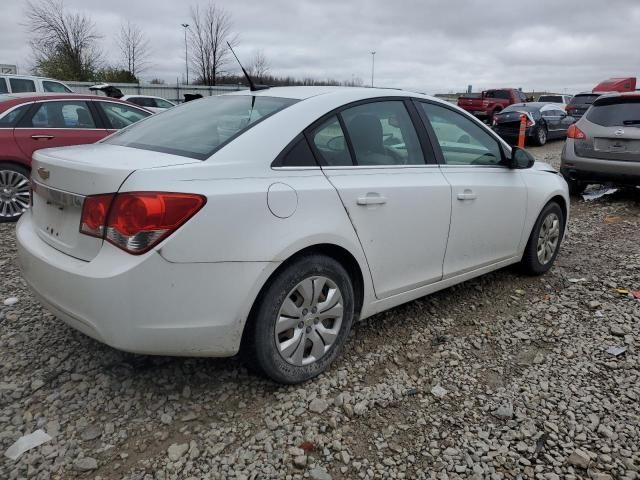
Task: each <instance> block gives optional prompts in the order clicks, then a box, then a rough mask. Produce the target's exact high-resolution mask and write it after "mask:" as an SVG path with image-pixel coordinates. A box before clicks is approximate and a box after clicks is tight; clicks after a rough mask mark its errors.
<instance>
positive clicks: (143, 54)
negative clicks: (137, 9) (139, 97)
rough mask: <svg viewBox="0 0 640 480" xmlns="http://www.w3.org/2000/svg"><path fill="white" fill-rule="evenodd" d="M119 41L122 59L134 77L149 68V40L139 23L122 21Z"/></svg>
mask: <svg viewBox="0 0 640 480" xmlns="http://www.w3.org/2000/svg"><path fill="white" fill-rule="evenodd" d="M117 42H118V47H120V54H121V57H120V59H121V61H122V63H123V65H124V68H125V69H126V70H127V71H128V72H129V73H130V74H131V76H132V77H136V78H137V76H138V75H139V74H140V73H142V72H144V71H145V70H146V69H147V68H149V61H148V60H149V55H150V53H151V52H150V48H149V41H148V40H147V39H146V38H145V36H144V34H143V33H142V31H141V30H140V28H138V26H137V25H135V24H132V23H131V22H129V21H128V20H127V23H122V25H121V26H120V35H119V36H118V39H117Z"/></svg>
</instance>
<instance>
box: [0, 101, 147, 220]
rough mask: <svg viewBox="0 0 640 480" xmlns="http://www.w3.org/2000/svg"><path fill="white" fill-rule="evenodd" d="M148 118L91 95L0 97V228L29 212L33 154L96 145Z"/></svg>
mask: <svg viewBox="0 0 640 480" xmlns="http://www.w3.org/2000/svg"><path fill="white" fill-rule="evenodd" d="M149 115H151V112H150V111H148V110H146V109H144V108H140V107H138V106H136V105H132V104H130V103H127V102H123V101H120V100H116V99H114V98H106V97H97V96H95V95H76V94H70V93H65V94H42V93H39V94H35V93H26V94H19V93H18V94H8V95H0V222H11V221H16V220H17V219H18V218H19V217H20V215H22V213H23V212H24V211H25V210H26V209H27V208H28V207H29V202H30V198H29V197H30V185H29V176H30V173H31V155H32V154H33V152H34V151H35V150H39V149H41V148H49V147H64V146H67V145H78V144H82V143H93V142H97V141H98V140H100V139H102V138H104V137H106V136H107V135H109V134H111V133H113V132H115V131H116V130H119V129H120V128H123V127H126V126H127V125H131V124H132V123H135V122H137V121H138V120H141V119H143V118H145V117H148V116H149Z"/></svg>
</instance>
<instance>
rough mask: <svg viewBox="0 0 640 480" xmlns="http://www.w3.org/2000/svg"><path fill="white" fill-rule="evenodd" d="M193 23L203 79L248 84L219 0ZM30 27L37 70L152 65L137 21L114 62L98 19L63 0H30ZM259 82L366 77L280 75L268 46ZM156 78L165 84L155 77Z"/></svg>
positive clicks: (193, 63) (93, 73)
mask: <svg viewBox="0 0 640 480" xmlns="http://www.w3.org/2000/svg"><path fill="white" fill-rule="evenodd" d="M189 13H190V15H189V16H190V23H189V24H188V26H187V27H185V28H187V43H188V64H189V70H190V71H192V72H194V73H195V75H194V78H195V80H194V81H192V82H191V83H194V84H199V85H211V86H213V85H217V84H220V83H226V84H229V83H231V84H238V83H242V84H246V79H245V78H244V76H241V75H237V74H235V73H233V71H237V68H235V65H234V64H233V63H232V61H233V62H235V60H234V59H233V57H232V55H231V51H230V49H229V46H228V45H229V44H230V45H232V46H234V47H235V46H237V45H238V44H239V36H238V34H237V33H235V32H234V29H233V22H232V19H231V16H230V15H229V13H228V12H226V11H225V10H224V9H222V8H221V7H219V6H218V5H216V4H215V3H214V2H213V1H211V2H210V3H208V4H207V5H206V6H204V7H202V6H200V5H194V6H192V7H191V8H190V11H189ZM26 27H27V29H28V32H29V35H30V45H31V50H32V53H33V64H34V68H33V71H34V73H35V74H37V75H42V76H46V77H53V78H56V79H59V80H68V81H103V82H114V83H115V82H123V83H130V82H133V83H138V82H139V81H140V75H141V74H142V73H144V72H146V71H148V70H150V68H151V66H152V62H151V55H152V49H151V45H150V43H149V41H148V39H147V37H146V36H145V35H144V33H143V32H142V30H141V29H140V27H139V26H137V25H136V24H133V23H131V22H130V21H126V22H124V21H123V23H122V24H121V26H120V30H119V32H118V34H117V37H116V44H117V46H118V53H119V58H118V61H117V63H116V64H109V63H108V62H107V61H106V59H105V55H104V51H103V49H102V48H101V45H100V42H101V40H102V38H103V37H102V35H101V34H100V33H99V32H98V30H97V28H96V25H95V23H94V22H93V20H91V18H90V17H89V16H88V15H86V14H83V13H77V12H75V13H74V12H70V11H68V10H66V8H65V6H64V3H63V0H28V1H27V2H26ZM245 67H246V69H247V71H248V72H249V74H250V75H251V76H252V77H253V78H254V81H255V82H256V83H262V84H267V85H272V86H282V85H348V86H360V85H362V83H363V82H362V80H361V79H360V78H352V79H351V81H341V80H336V79H331V78H327V79H323V80H320V79H315V78H311V77H309V76H301V77H293V76H278V75H275V74H273V73H272V72H271V64H270V62H269V60H268V59H267V57H266V55H265V53H264V51H263V50H256V51H254V53H253V56H252V57H251V59H249V61H248V63H247V65H245ZM151 83H157V84H163V83H164V81H163V80H162V79H158V78H154V79H152V80H151Z"/></svg>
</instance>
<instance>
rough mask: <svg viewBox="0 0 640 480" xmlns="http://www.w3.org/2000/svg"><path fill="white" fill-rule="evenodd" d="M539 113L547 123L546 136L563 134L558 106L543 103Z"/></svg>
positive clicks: (552, 136) (553, 136) (551, 136)
mask: <svg viewBox="0 0 640 480" xmlns="http://www.w3.org/2000/svg"><path fill="white" fill-rule="evenodd" d="M540 115H541V116H542V118H543V119H544V122H545V124H546V125H547V134H548V135H547V136H548V138H558V137H561V136H562V135H563V127H562V112H561V111H560V110H559V109H558V108H556V107H555V106H553V105H544V106H543V107H541V108H540ZM565 130H566V128H565Z"/></svg>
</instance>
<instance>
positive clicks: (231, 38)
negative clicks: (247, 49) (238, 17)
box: [189, 2, 237, 85]
mask: <svg viewBox="0 0 640 480" xmlns="http://www.w3.org/2000/svg"><path fill="white" fill-rule="evenodd" d="M191 24H192V25H191V29H190V30H189V43H190V47H191V48H190V52H191V64H192V66H193V68H194V70H195V71H196V74H197V75H198V77H199V79H200V81H201V82H202V83H204V84H205V85H215V84H216V80H217V79H218V77H220V76H221V75H222V74H223V73H224V67H225V65H226V64H227V62H228V61H229V48H228V47H227V42H229V43H231V44H232V45H233V44H235V43H236V42H237V37H236V36H235V35H234V34H233V33H232V31H231V27H232V23H231V17H230V16H229V14H228V13H227V12H225V11H224V10H223V9H222V8H219V7H217V6H216V4H215V3H213V2H211V3H209V4H208V5H207V6H206V7H205V8H204V9H200V7H199V6H198V5H196V6H195V7H193V6H192V7H191Z"/></svg>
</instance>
